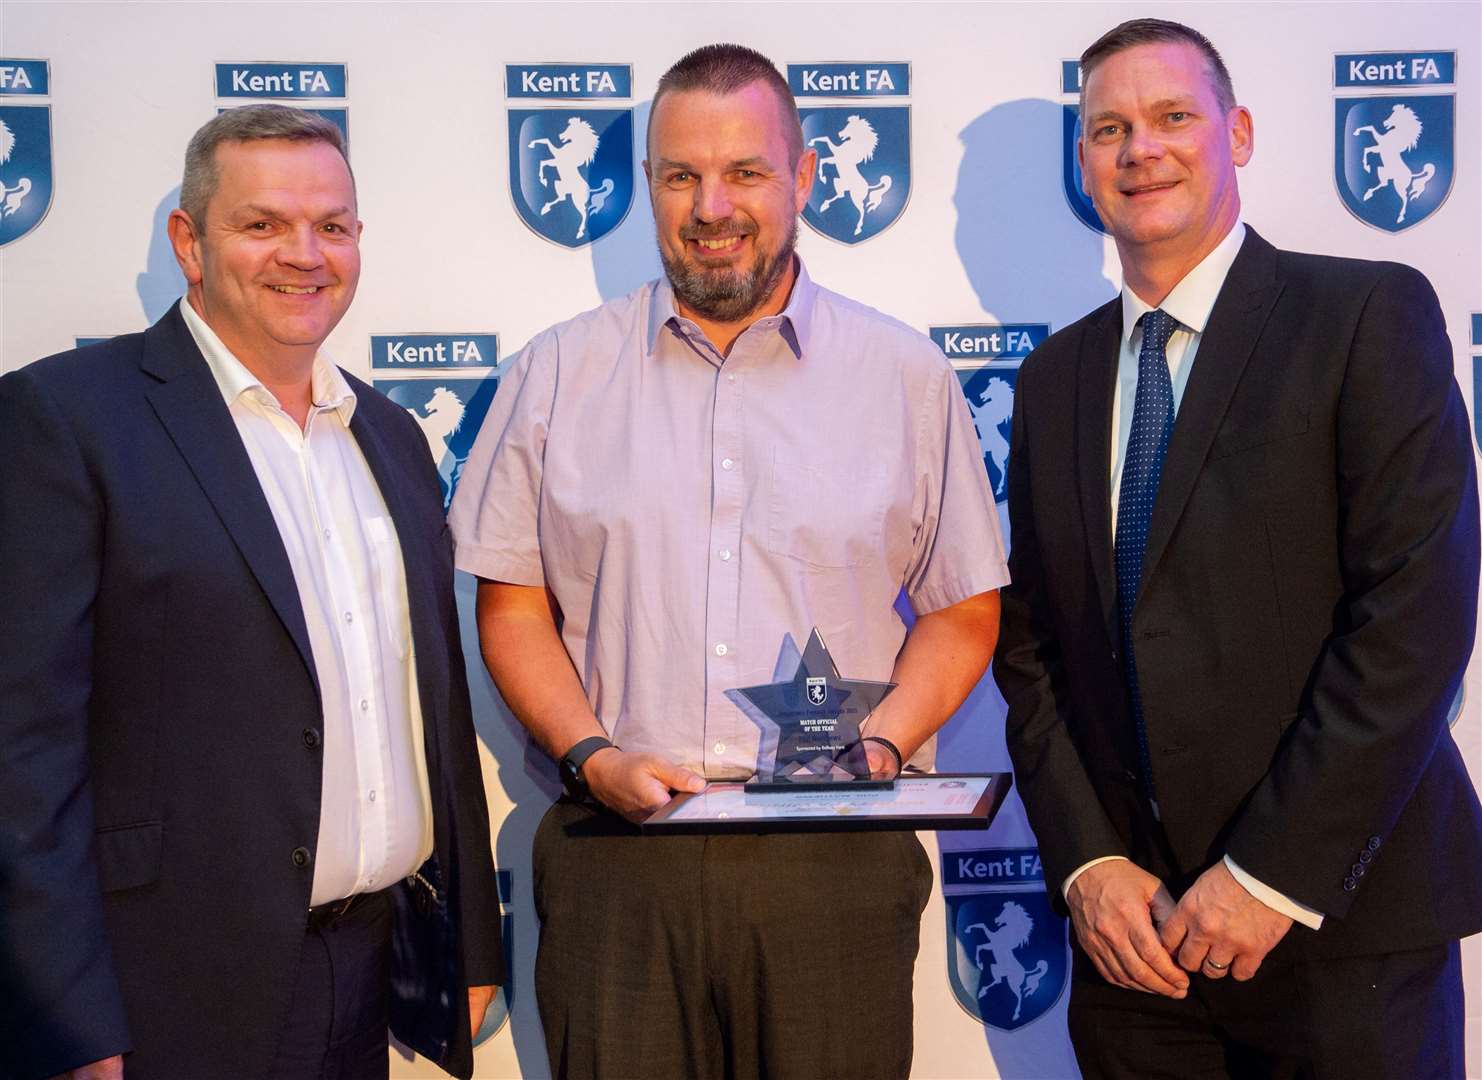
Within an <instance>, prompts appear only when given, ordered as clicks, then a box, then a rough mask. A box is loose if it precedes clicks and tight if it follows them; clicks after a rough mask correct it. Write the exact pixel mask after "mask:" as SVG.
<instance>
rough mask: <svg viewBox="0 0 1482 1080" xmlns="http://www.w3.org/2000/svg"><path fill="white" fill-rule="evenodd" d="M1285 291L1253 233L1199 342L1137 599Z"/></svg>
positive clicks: (1272, 257) (1270, 255) (1270, 251)
mask: <svg viewBox="0 0 1482 1080" xmlns="http://www.w3.org/2000/svg"><path fill="white" fill-rule="evenodd" d="M1281 289H1282V284H1281V282H1280V281H1279V280H1278V279H1277V277H1276V249H1275V248H1273V247H1272V246H1271V245H1270V244H1268V243H1267V242H1266V241H1265V240H1263V239H1261V238H1260V236H1258V235H1257V234H1256V232H1255V230H1253V229H1250V228H1249V227H1247V230H1246V237H1245V241H1244V243H1243V244H1242V245H1241V248H1240V254H1239V255H1237V256H1236V257H1235V262H1234V263H1233V264H1232V265H1231V266H1230V273H1229V274H1228V275H1227V276H1226V278H1225V284H1224V287H1223V288H1221V289H1220V294H1219V298H1218V299H1217V300H1216V301H1215V305H1214V310H1213V311H1211V312H1210V315H1209V323H1208V324H1207V325H1206V326H1205V328H1204V334H1203V336H1202V337H1201V338H1200V339H1199V351H1198V352H1197V353H1196V354H1195V357H1194V367H1193V370H1192V371H1190V373H1189V383H1188V387H1187V388H1186V389H1185V391H1184V398H1183V402H1182V403H1181V404H1180V406H1179V410H1178V419H1177V420H1176V421H1174V425H1173V435H1172V437H1171V438H1170V439H1169V441H1168V456H1167V457H1166V458H1165V459H1164V462H1163V478H1162V480H1161V481H1159V484H1158V497H1157V500H1156V501H1155V502H1154V503H1153V516H1152V521H1151V522H1150V523H1149V525H1148V543H1147V552H1146V554H1145V555H1144V556H1143V563H1142V586H1141V588H1140V589H1139V590H1138V595H1139V596H1141V595H1142V593H1143V592H1144V591H1145V590H1146V589H1147V583H1148V580H1149V578H1151V577H1152V575H1153V573H1154V572H1155V571H1156V569H1157V566H1158V560H1159V559H1160V558H1162V556H1163V552H1164V551H1165V550H1167V548H1168V542H1169V540H1170V539H1171V538H1172V536H1173V531H1174V529H1175V528H1176V527H1177V525H1178V520H1179V518H1180V517H1182V516H1183V511H1184V507H1185V506H1186V505H1187V504H1188V501H1189V496H1190V494H1191V493H1192V492H1193V490H1194V483H1195V481H1196V480H1197V479H1198V477H1199V470H1200V469H1202V468H1203V467H1204V458H1205V456H1206V455H1207V454H1208V453H1209V447H1210V444H1211V443H1212V442H1213V441H1214V436H1215V433H1216V432H1217V431H1218V430H1219V426H1220V423H1221V421H1222V420H1223V419H1224V416H1225V413H1226V411H1227V410H1228V409H1229V407H1230V400H1231V399H1232V398H1233V397H1234V396H1235V388H1236V387H1237V386H1239V384H1240V376H1241V375H1242V374H1243V373H1244V371H1245V366H1246V364H1247V362H1249V360H1250V358H1251V354H1252V353H1253V352H1254V351H1255V347H1256V342H1257V341H1258V340H1259V338H1260V336H1261V331H1262V330H1263V329H1264V328H1265V325H1266V320H1267V319H1268V318H1270V316H1271V310H1272V309H1273V308H1274V307H1275V306H1276V298H1277V297H1278V296H1280V295H1281Z"/></svg>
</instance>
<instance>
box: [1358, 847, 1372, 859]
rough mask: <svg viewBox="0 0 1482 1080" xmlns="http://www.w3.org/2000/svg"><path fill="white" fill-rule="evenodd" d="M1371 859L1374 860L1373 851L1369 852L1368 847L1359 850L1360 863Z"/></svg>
mask: <svg viewBox="0 0 1482 1080" xmlns="http://www.w3.org/2000/svg"><path fill="white" fill-rule="evenodd" d="M1373 861H1374V853H1373V852H1371V851H1370V850H1369V849H1368V848H1364V850H1363V851H1360V852H1359V862H1361V863H1370V862H1373Z"/></svg>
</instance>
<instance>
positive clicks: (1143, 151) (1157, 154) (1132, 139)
mask: <svg viewBox="0 0 1482 1080" xmlns="http://www.w3.org/2000/svg"><path fill="white" fill-rule="evenodd" d="M1162 156H1163V141H1162V140H1161V139H1159V138H1158V136H1157V133H1156V132H1154V131H1153V130H1152V129H1151V128H1150V127H1148V126H1147V125H1146V124H1137V125H1134V126H1133V128H1132V130H1131V131H1130V132H1128V134H1127V138H1126V141H1125V142H1123V144H1122V153H1121V164H1123V165H1140V164H1142V163H1143V162H1145V161H1156V160H1158V159H1159V158H1161V157H1162Z"/></svg>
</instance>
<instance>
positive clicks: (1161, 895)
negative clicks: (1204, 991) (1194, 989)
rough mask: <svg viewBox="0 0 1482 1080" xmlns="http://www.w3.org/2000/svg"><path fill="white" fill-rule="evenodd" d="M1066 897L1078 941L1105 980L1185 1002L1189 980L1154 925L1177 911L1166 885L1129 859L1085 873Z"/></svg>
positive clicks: (1074, 883) (1100, 864)
mask: <svg viewBox="0 0 1482 1080" xmlns="http://www.w3.org/2000/svg"><path fill="white" fill-rule="evenodd" d="M1066 899H1067V900H1068V901H1069V903H1070V919H1071V923H1072V924H1073V925H1074V926H1075V934H1076V938H1077V940H1079V941H1080V943H1081V948H1083V949H1085V950H1086V955H1087V956H1089V957H1090V958H1091V963H1093V964H1095V965H1096V970H1097V971H1099V972H1100V973H1101V977H1102V978H1103V979H1105V980H1106V981H1107V982H1109V983H1111V984H1113V985H1114V986H1120V987H1122V988H1123V989H1125V990H1141V991H1143V992H1144V993H1149V994H1162V995H1163V996H1164V997H1171V998H1182V997H1183V996H1184V995H1186V994H1187V993H1188V992H1189V977H1188V976H1187V975H1185V974H1184V973H1183V972H1182V971H1180V970H1179V968H1178V965H1177V964H1175V963H1174V962H1173V957H1172V956H1170V955H1169V953H1168V950H1167V949H1165V948H1164V947H1163V943H1162V942H1161V941H1159V940H1158V932H1157V930H1156V929H1155V928H1154V924H1155V923H1161V922H1162V921H1163V920H1164V919H1166V918H1168V917H1169V916H1170V915H1172V913H1173V910H1174V908H1173V897H1172V896H1171V895H1169V892H1168V890H1167V888H1165V887H1164V885H1163V883H1162V882H1161V881H1159V880H1158V879H1157V878H1155V877H1154V876H1153V875H1152V874H1149V873H1148V872H1147V871H1146V870H1144V869H1142V868H1141V867H1139V866H1137V865H1135V864H1134V863H1132V862H1130V861H1128V860H1127V859H1111V860H1108V861H1107V862H1104V863H1097V864H1096V865H1095V866H1093V867H1091V868H1090V869H1089V870H1084V871H1082V872H1081V875H1080V876H1079V877H1077V878H1076V879H1075V881H1074V882H1073V883H1072V884H1071V886H1070V890H1069V893H1068V895H1067V896H1066Z"/></svg>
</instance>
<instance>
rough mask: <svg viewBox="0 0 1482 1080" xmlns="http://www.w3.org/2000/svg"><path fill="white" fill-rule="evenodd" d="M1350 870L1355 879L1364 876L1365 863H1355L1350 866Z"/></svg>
mask: <svg viewBox="0 0 1482 1080" xmlns="http://www.w3.org/2000/svg"><path fill="white" fill-rule="evenodd" d="M1348 872H1349V874H1351V875H1352V876H1353V877H1354V878H1355V879H1357V878H1361V877H1363V876H1364V864H1363V863H1354V864H1353V865H1352V866H1350V867H1349V868H1348Z"/></svg>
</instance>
